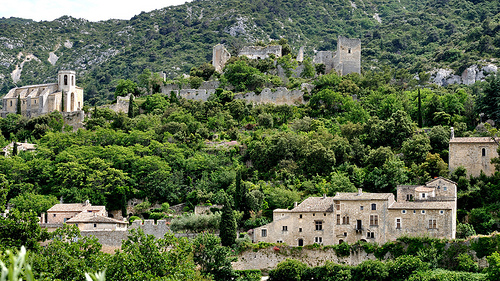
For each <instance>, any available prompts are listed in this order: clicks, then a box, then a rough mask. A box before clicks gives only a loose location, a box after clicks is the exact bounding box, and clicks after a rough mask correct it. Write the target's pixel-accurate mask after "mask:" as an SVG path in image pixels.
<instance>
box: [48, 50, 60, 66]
mask: <svg viewBox="0 0 500 281" xmlns="http://www.w3.org/2000/svg"><path fill="white" fill-rule="evenodd" d="M58 59H59V57H58V56H57V55H56V54H54V52H50V53H49V58H48V61H49V62H50V64H52V65H56V62H57V60H58Z"/></svg>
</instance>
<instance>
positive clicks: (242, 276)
mask: <svg viewBox="0 0 500 281" xmlns="http://www.w3.org/2000/svg"><path fill="white" fill-rule="evenodd" d="M234 273H235V275H236V281H260V279H261V278H262V272H261V271H260V270H258V269H247V270H235V271H234Z"/></svg>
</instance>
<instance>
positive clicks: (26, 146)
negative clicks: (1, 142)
mask: <svg viewBox="0 0 500 281" xmlns="http://www.w3.org/2000/svg"><path fill="white" fill-rule="evenodd" d="M16 145H17V151H18V152H20V151H35V150H36V147H35V145H34V144H32V143H27V142H16ZM13 149H14V142H11V143H9V144H8V145H7V146H5V147H4V148H2V153H3V155H4V156H6V157H7V156H9V155H10V153H12V150H13Z"/></svg>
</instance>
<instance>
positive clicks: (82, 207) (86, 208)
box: [41, 200, 108, 224]
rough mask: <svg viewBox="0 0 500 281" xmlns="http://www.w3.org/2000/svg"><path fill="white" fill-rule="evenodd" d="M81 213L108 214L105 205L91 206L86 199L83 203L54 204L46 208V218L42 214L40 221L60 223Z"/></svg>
mask: <svg viewBox="0 0 500 281" xmlns="http://www.w3.org/2000/svg"><path fill="white" fill-rule="evenodd" d="M81 213H89V214H96V215H99V216H104V217H107V216H108V212H107V211H106V207H105V206H93V205H92V204H90V202H89V201H88V200H87V201H85V202H84V203H74V204H62V203H61V204H56V205H54V206H52V208H50V209H48V210H47V219H46V220H45V219H44V214H42V221H41V222H42V223H47V224H62V223H65V222H66V221H68V220H69V219H71V218H73V217H76V216H77V215H79V214H81Z"/></svg>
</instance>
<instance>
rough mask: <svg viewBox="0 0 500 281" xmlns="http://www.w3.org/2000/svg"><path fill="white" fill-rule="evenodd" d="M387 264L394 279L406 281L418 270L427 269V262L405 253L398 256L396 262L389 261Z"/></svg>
mask: <svg viewBox="0 0 500 281" xmlns="http://www.w3.org/2000/svg"><path fill="white" fill-rule="evenodd" d="M387 266H388V268H389V275H390V276H392V278H393V279H392V280H401V281H404V280H406V279H407V278H408V277H410V275H412V274H413V273H415V272H416V271H419V270H423V269H425V268H426V266H427V264H426V263H424V262H423V261H421V260H420V259H419V258H417V257H413V256H407V255H404V256H400V257H398V258H396V260H394V262H389V263H387Z"/></svg>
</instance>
